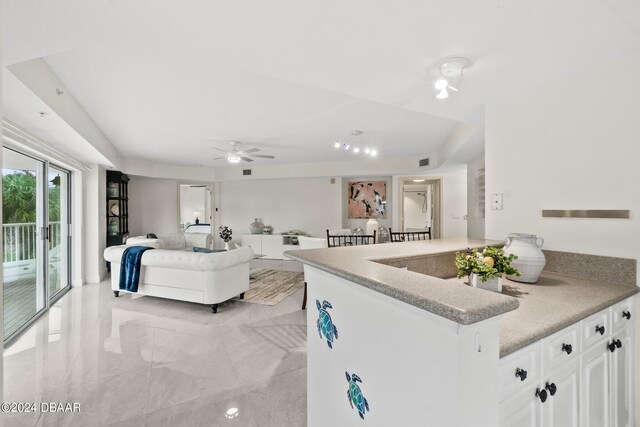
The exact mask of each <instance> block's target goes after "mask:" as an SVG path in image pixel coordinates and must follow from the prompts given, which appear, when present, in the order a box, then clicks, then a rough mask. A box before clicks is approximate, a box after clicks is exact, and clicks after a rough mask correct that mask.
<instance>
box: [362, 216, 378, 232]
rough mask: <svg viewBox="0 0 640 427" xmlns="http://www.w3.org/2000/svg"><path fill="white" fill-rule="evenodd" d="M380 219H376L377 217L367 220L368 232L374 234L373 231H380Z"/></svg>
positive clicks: (366, 227)
mask: <svg viewBox="0 0 640 427" xmlns="http://www.w3.org/2000/svg"><path fill="white" fill-rule="evenodd" d="M378 227H379V225H378V221H376V219H375V218H369V221H367V225H366V226H365V229H366V230H367V234H368V235H369V236H373V232H374V231H378Z"/></svg>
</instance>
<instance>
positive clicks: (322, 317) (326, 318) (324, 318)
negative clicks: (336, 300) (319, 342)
mask: <svg viewBox="0 0 640 427" xmlns="http://www.w3.org/2000/svg"><path fill="white" fill-rule="evenodd" d="M316 307H318V334H319V335H320V338H322V336H323V335H324V337H325V338H326V339H327V345H328V346H329V348H333V344H332V343H333V339H334V337H335V339H338V328H336V325H334V324H333V321H332V320H331V315H330V314H329V312H328V311H327V309H329V308H333V306H332V305H331V303H330V302H329V301H322V304H320V301H319V300H316Z"/></svg>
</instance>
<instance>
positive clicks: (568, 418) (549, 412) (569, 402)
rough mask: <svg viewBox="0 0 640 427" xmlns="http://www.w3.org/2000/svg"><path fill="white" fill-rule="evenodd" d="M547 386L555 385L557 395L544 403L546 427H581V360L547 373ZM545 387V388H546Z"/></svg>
mask: <svg viewBox="0 0 640 427" xmlns="http://www.w3.org/2000/svg"><path fill="white" fill-rule="evenodd" d="M543 378H545V379H546V380H545V385H546V383H547V382H548V383H549V384H552V383H553V384H555V386H556V393H555V394H554V395H553V396H551V393H549V398H548V399H547V401H546V402H545V403H544V407H543V409H542V419H543V425H544V426H545V427H579V425H580V424H579V417H580V414H579V412H578V409H579V401H580V359H578V358H576V359H575V360H572V361H571V362H569V363H567V364H564V365H562V366H560V367H558V368H556V369H555V370H553V371H551V372H549V374H547V373H545V374H544V376H543ZM545 385H543V387H544V386H545Z"/></svg>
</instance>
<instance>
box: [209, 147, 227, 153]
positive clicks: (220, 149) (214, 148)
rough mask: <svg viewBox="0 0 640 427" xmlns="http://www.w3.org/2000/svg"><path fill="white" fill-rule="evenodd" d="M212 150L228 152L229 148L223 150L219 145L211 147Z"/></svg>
mask: <svg viewBox="0 0 640 427" xmlns="http://www.w3.org/2000/svg"><path fill="white" fill-rule="evenodd" d="M209 148H211V149H212V150H218V151H222V152H223V153H227V152H228V151H229V150H223V149H222V148H218V147H209Z"/></svg>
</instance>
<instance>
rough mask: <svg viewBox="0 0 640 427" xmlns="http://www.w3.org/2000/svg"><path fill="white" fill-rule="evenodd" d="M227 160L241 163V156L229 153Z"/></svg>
mask: <svg viewBox="0 0 640 427" xmlns="http://www.w3.org/2000/svg"><path fill="white" fill-rule="evenodd" d="M227 160H228V161H229V163H240V156H237V155H235V154H229V157H227Z"/></svg>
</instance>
